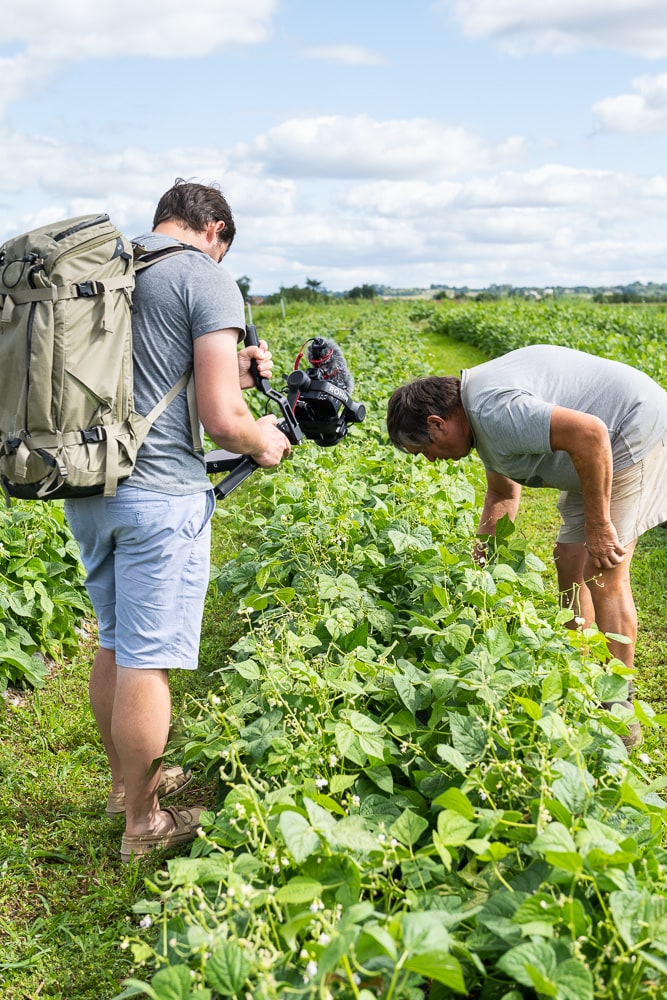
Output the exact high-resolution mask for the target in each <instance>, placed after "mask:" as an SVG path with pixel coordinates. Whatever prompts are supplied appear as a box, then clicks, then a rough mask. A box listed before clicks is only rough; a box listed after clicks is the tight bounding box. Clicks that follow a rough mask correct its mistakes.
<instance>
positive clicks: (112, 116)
mask: <svg viewBox="0 0 667 1000" xmlns="http://www.w3.org/2000/svg"><path fill="white" fill-rule="evenodd" d="M0 61H1V69H2V79H3V87H2V93H0V116H1V117H0V163H1V164H2V168H1V176H2V178H3V184H2V188H1V189H0V239H5V238H7V237H8V236H10V235H13V234H15V233H17V232H21V231H24V230H26V229H29V228H31V227H33V226H35V225H42V224H45V223H46V222H48V221H51V220H55V219H61V218H66V217H69V216H71V215H79V214H83V213H85V212H89V211H99V210H103V211H107V212H108V213H109V214H110V215H111V217H112V218H113V219H114V221H115V222H116V223H117V224H118V225H119V226H120V227H121V228H123V229H124V230H125V231H126V232H127V233H128V235H130V236H135V235H138V234H140V233H141V232H143V231H145V230H146V229H147V228H149V227H150V221H151V219H152V213H153V208H154V205H155V202H156V201H157V199H158V198H159V196H160V194H162V192H163V191H164V190H165V189H166V188H167V187H169V186H170V184H171V183H172V182H173V180H174V178H175V177H176V176H184V177H189V178H194V179H197V180H201V181H205V182H208V181H212V180H217V181H218V182H219V183H220V184H221V186H222V188H223V191H224V192H225V194H226V195H227V197H228V199H229V202H230V204H231V206H232V209H233V211H234V215H235V217H236V221H237V225H238V236H237V239H236V241H235V243H234V246H233V248H232V251H231V252H230V254H229V256H228V257H227V259H226V266H227V267H228V269H229V270H230V271H231V272H232V274H234V275H235V277H240V276H241V275H248V276H249V277H250V278H251V292H254V293H255V294H261V293H268V292H271V291H276V290H277V289H278V288H279V287H280V285H292V284H299V285H301V284H303V283H304V282H305V280H306V278H311V279H314V280H318V281H321V282H322V284H323V286H324V287H326V288H329V289H331V290H334V291H340V290H344V289H348V288H351V287H352V286H354V285H357V284H361V283H364V282H368V283H379V284H386V285H391V286H394V287H412V286H420V287H427V286H428V285H430V284H432V283H441V284H451V285H469V286H471V287H484V286H488V285H489V284H492V283H499V284H500V283H509V284H514V285H540V286H544V285H555V284H558V285H574V284H615V283H619V282H623V283H625V282H632V281H660V282H663V281H667V155H666V154H667V143H666V141H665V139H666V136H667V3H665V0H539V2H538V0H437V2H430V0H428V2H427V0H410V2H407V0H357V2H356V3H353V2H351V0H188V2H187V3H183V2H182V0H138V2H137V0H135V2H130V0H80V2H79V3H73V2H71V0H30V2H29V3H26V4H13V5H11V7H6V9H5V10H3V17H2V21H1V23H0Z"/></svg>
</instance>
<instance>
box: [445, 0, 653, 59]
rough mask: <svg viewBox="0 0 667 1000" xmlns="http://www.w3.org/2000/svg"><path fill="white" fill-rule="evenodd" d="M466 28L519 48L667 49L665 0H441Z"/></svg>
mask: <svg viewBox="0 0 667 1000" xmlns="http://www.w3.org/2000/svg"><path fill="white" fill-rule="evenodd" d="M436 7H439V8H440V9H441V10H443V11H450V10H451V11H453V13H454V15H455V17H456V19H457V20H458V21H459V23H460V25H461V27H462V28H463V31H464V32H465V34H467V35H469V36H470V37H471V38H491V39H493V40H494V41H496V42H497V43H498V44H499V45H500V46H501V48H503V49H505V50H506V51H509V52H512V53H514V54H519V53H522V52H539V51H550V52H571V51H574V50H576V49H580V48H582V47H584V46H591V45H593V46H596V47H606V48H612V49H618V50H622V51H625V52H634V53H637V54H639V55H642V56H645V57H646V58H649V59H659V58H664V57H665V56H666V55H667V4H665V2H664V0H438V3H436Z"/></svg>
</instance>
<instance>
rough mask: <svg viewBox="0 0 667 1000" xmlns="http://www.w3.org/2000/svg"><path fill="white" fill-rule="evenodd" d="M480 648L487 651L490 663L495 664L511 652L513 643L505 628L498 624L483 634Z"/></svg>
mask: <svg viewBox="0 0 667 1000" xmlns="http://www.w3.org/2000/svg"><path fill="white" fill-rule="evenodd" d="M480 646H482V647H483V648H485V649H486V650H488V653H489V655H490V656H491V659H492V661H493V662H494V663H497V662H498V661H499V660H502V658H503V657H504V656H507V655H508V654H509V653H511V652H512V650H513V649H514V642H513V641H512V639H510V637H509V635H508V634H507V630H506V629H505V626H504V625H500V624H499V625H494V626H492V628H490V629H488V630H487V631H486V632H485V633H484V635H483V636H482V641H481V643H480Z"/></svg>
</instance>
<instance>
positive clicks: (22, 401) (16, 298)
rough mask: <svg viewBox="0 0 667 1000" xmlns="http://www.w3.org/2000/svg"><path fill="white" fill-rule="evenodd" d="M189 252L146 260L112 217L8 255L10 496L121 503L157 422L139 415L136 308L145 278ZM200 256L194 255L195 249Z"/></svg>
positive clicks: (5, 398)
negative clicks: (138, 281) (139, 282)
mask: <svg viewBox="0 0 667 1000" xmlns="http://www.w3.org/2000/svg"><path fill="white" fill-rule="evenodd" d="M187 249H188V248H186V247H185V246H180V245H179V246H170V247H167V248H165V249H163V250H157V251H153V252H147V251H146V250H144V248H143V247H139V246H136V245H134V244H132V243H131V242H130V241H129V240H128V239H127V238H126V237H125V236H124V235H123V234H122V233H121V232H120V231H119V230H118V229H117V228H116V227H115V226H114V225H113V223H112V222H111V221H110V219H109V217H108V215H97V216H94V215H87V216H80V217H78V218H75V219H67V220H64V221H63V222H58V223H54V224H53V225H50V226H43V227H42V228H41V229H34V230H32V231H31V232H29V233H25V234H24V235H22V236H16V237H14V238H13V239H10V240H8V241H7V242H6V243H5V244H4V246H2V248H0V479H1V483H2V487H3V490H4V492H5V496H6V498H7V501H8V502H9V497H11V496H14V497H19V498H22V499H40V500H53V499H61V498H71V497H82V496H91V495H94V494H97V493H104V495H105V496H113V495H114V494H115V492H116V487H117V485H118V482H119V481H120V480H122V479H124V478H126V477H127V476H129V475H130V473H131V472H132V469H133V468H134V465H135V462H136V457H137V451H138V450H139V447H140V445H141V443H142V442H143V440H144V439H145V437H146V435H147V434H148V431H149V430H150V428H151V425H152V424H153V422H154V421H155V420H156V419H157V417H158V416H159V415H160V414H161V413H162V412H163V411H164V410H165V409H166V408H167V406H169V404H170V403H171V402H172V400H173V399H175V397H176V396H177V395H178V394H179V393H180V392H181V390H182V389H183V388H184V387H185V386H186V385H187V386H188V402H189V405H190V414H191V423H192V430H193V441H196V442H198V440H199V433H198V421H197V419H196V406H195V404H194V384H193V381H192V377H191V372H190V371H187V372H184V373H183V375H182V377H181V378H180V379H179V380H178V381H177V382H176V384H175V385H174V386H173V387H172V388H171V390H170V391H169V392H168V393H167V394H166V395H165V396H164V397H163V399H161V400H160V401H159V402H158V403H157V405H156V406H155V407H154V408H153V410H151V412H150V413H148V414H146V415H142V414H139V413H137V412H136V411H135V409H134V401H133V376H132V324H131V306H132V291H133V289H134V283H135V276H136V274H137V272H138V271H139V270H141V269H142V268H144V267H148V266H149V265H151V264H154V263H156V262H157V261H159V260H161V259H163V258H164V257H165V256H168V255H170V254H173V253H174V252H183V251H185V250H187ZM190 249H192V248H190Z"/></svg>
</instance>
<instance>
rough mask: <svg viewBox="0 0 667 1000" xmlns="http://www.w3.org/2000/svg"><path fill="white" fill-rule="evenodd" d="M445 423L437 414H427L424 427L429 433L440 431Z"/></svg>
mask: <svg viewBox="0 0 667 1000" xmlns="http://www.w3.org/2000/svg"><path fill="white" fill-rule="evenodd" d="M446 424H447V421H446V420H445V418H444V417H441V416H439V414H437V413H429V415H428V417H427V418H426V426H427V427H428V429H429V431H441V430H443V429H444V428H445V426H446Z"/></svg>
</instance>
